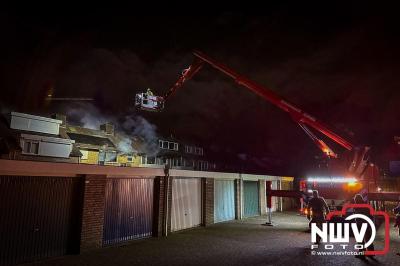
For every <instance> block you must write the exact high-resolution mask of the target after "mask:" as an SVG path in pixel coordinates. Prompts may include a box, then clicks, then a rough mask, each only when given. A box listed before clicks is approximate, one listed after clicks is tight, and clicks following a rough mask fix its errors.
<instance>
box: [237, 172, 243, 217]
mask: <svg viewBox="0 0 400 266" xmlns="http://www.w3.org/2000/svg"><path fill="white" fill-rule="evenodd" d="M241 193H242V182H241V180H239V179H236V180H235V219H237V220H240V219H242V202H241V200H240V199H241Z"/></svg>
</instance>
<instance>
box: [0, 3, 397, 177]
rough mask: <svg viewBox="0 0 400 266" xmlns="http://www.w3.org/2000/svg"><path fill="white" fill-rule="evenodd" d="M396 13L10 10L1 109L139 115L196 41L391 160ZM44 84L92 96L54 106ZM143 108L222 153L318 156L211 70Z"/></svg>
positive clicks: (3, 20) (280, 168) (293, 162)
mask: <svg viewBox="0 0 400 266" xmlns="http://www.w3.org/2000/svg"><path fill="white" fill-rule="evenodd" d="M359 3H362V2H359ZM390 10H394V8H393V7H392V8H391V7H379V8H377V7H374V6H360V4H358V5H349V4H347V5H344V6H321V7H315V6H313V7H310V6H301V5H296V6H292V5H287V4H275V5H270V6H269V7H266V8H265V12H263V13H261V12H260V13H259V14H258V15H250V14H248V13H247V14H245V13H238V12H214V13H213V14H211V15H208V16H199V15H191V14H190V13H188V12H180V13H178V12H175V13H171V14H170V15H169V16H167V15H165V14H168V13H167V12H166V13H165V14H164V15H163V16H161V15H160V16H155V15H154V16H144V15H140V14H141V12H136V13H135V12H127V11H123V10H116V9H112V8H110V9H96V10H91V11H90V12H84V11H81V12H79V11H77V12H76V13H73V14H71V13H68V14H60V13H58V12H46V11H42V12H28V11H26V12H17V11H16V10H12V11H11V10H9V11H5V10H3V11H1V17H0V30H1V33H2V42H1V44H0V53H1V60H0V61H1V63H0V64H1V65H0V67H1V73H0V75H1V90H2V96H1V106H2V111H4V110H17V111H24V112H30V113H37V114H46V113H47V114H49V113H53V112H56V111H57V112H66V111H65V110H66V109H69V108H76V107H79V108H85V106H86V105H90V106H88V107H87V110H88V112H90V110H94V109H95V110H97V111H98V112H100V113H101V114H102V115H104V116H108V117H110V116H113V117H117V118H118V117H121V116H125V115H127V114H132V112H134V111H133V108H132V106H133V98H134V95H135V93H137V92H140V91H142V90H145V89H147V88H148V87H150V88H152V89H153V90H154V91H155V92H156V93H157V94H163V93H165V91H166V90H167V89H168V88H169V86H171V85H172V84H173V83H174V82H175V81H176V80H177V78H178V77H179V74H180V73H181V71H182V70H183V69H184V68H186V67H187V66H188V65H190V63H191V61H192V59H193V56H192V55H191V51H192V50H193V49H198V50H201V51H203V52H205V53H206V54H208V55H209V56H211V57H213V58H215V59H217V60H219V61H221V62H223V63H225V64H227V65H228V66H231V67H232V68H233V69H235V70H236V71H237V72H239V73H242V74H244V75H245V76H247V77H249V78H251V79H253V80H255V81H256V82H258V83H260V84H262V85H265V86H267V87H268V88H271V89H272V90H274V91H275V92H276V93H278V94H280V95H281V96H283V97H284V98H285V99H287V100H288V101H290V102H292V103H294V104H295V105H297V106H299V107H300V108H301V109H303V110H306V111H307V112H309V113H311V114H312V115H314V116H315V117H317V118H319V119H320V120H322V121H324V122H325V123H326V124H328V125H330V127H331V128H332V129H333V130H334V131H335V132H337V133H338V134H340V135H342V136H343V137H345V138H347V139H350V140H351V141H352V142H354V143H355V144H359V145H364V144H367V145H371V146H372V147H373V148H374V157H375V160H376V161H378V162H379V163H380V164H383V165H384V166H383V167H385V166H386V165H385V164H386V162H385V160H387V158H388V156H389V155H390V156H392V155H393V154H392V153H391V152H392V149H391V148H390V144H391V143H392V142H393V136H395V135H399V134H400V132H399V124H400V108H399V106H398V104H399V103H400V90H399V85H400V77H399V74H400V69H399V66H400V64H399V59H400V58H399V56H400V50H399V47H400V43H399V22H398V19H397V18H396V15H397V14H395V12H394V11H393V12H390ZM143 14H145V12H144V13H143ZM48 84H53V86H54V96H55V97H91V98H94V99H95V101H94V102H93V103H91V104H76V103H72V102H71V103H52V104H50V105H47V104H45V103H44V102H43V97H44V96H45V92H46V86H48ZM135 114H136V115H141V116H143V117H145V118H146V119H147V120H148V121H149V122H150V123H153V124H155V125H156V126H157V131H158V133H159V134H160V135H170V134H173V135H174V136H175V137H176V138H178V139H183V140H187V141H190V142H194V143H201V144H202V145H204V146H205V147H207V148H208V150H209V151H213V152H218V153H219V154H223V155H219V156H221V157H224V158H233V159H232V160H235V159H234V158H236V159H238V158H239V161H240V160H241V159H240V158H242V159H243V158H251V157H255V158H258V159H259V161H260V162H261V165H262V164H263V163H264V164H265V165H266V167H265V169H266V170H265V171H266V172H274V173H281V174H299V173H303V172H304V169H307V168H308V167H309V166H310V165H311V164H312V163H313V160H314V157H315V156H316V155H319V154H320V152H319V150H318V149H317V148H316V147H315V146H314V144H313V143H312V142H311V141H310V140H309V139H308V137H307V136H306V135H305V134H304V132H303V131H302V130H301V129H300V128H299V127H298V126H297V125H296V124H295V123H294V122H293V121H292V120H291V119H290V117H289V116H288V115H287V114H286V113H284V112H282V111H281V110H279V109H277V108H276V107H275V106H273V105H271V104H270V103H268V102H265V101H264V100H262V99H261V98H259V97H258V96H256V95H254V94H253V93H251V92H250V91H248V90H246V89H244V88H242V87H239V86H238V85H236V84H235V83H234V82H233V81H232V80H231V79H229V78H228V77H226V76H224V75H223V74H222V73H220V72H218V71H216V70H215V69H213V68H211V67H209V66H206V67H204V68H203V69H202V70H201V72H199V73H198V74H197V75H196V76H195V77H194V79H192V80H191V81H189V82H188V83H186V85H185V86H184V87H183V88H182V89H181V90H180V91H178V92H177V94H176V95H174V96H173V97H171V99H170V101H169V102H167V104H166V109H165V111H164V112H162V113H157V114H156V113H135ZM328 143H330V144H331V142H329V141H328ZM332 147H335V148H337V149H336V151H337V152H341V151H343V149H341V148H339V147H337V146H334V145H333V146H332ZM242 163H243V164H246V161H245V160H242Z"/></svg>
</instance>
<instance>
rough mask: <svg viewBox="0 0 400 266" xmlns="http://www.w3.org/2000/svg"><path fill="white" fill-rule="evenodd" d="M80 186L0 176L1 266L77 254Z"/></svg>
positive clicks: (59, 179)
mask: <svg viewBox="0 0 400 266" xmlns="http://www.w3.org/2000/svg"><path fill="white" fill-rule="evenodd" d="M81 193H82V182H81V180H80V179H79V178H74V177H41V176H38V177H30V176H0V265H12V264H19V263H23V262H27V261H33V260H38V259H42V258H48V257H53V256H61V255H64V254H68V253H75V252H77V251H78V250H79V227H80V223H79V221H80V213H81V212H80V210H81V204H82V202H81Z"/></svg>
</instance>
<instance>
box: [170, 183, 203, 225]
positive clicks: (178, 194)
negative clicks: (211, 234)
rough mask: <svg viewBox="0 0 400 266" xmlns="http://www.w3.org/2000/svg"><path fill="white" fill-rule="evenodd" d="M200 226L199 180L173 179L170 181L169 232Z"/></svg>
mask: <svg viewBox="0 0 400 266" xmlns="http://www.w3.org/2000/svg"><path fill="white" fill-rule="evenodd" d="M200 224H201V180H200V179H199V178H185V179H183V178H182V179H179V178H174V179H173V180H172V205H171V231H177V230H182V229H186V228H191V227H195V226H198V225H200Z"/></svg>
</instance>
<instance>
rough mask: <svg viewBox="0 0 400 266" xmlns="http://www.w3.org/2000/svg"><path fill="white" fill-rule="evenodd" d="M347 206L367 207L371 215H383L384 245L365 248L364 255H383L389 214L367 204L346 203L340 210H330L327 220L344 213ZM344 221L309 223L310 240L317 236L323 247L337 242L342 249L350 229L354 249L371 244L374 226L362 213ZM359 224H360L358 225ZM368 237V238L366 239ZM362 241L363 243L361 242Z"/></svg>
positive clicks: (387, 247)
mask: <svg viewBox="0 0 400 266" xmlns="http://www.w3.org/2000/svg"><path fill="white" fill-rule="evenodd" d="M349 208H367V209H368V210H369V213H370V214H371V216H372V215H379V216H383V217H384V219H385V247H384V249H383V250H374V251H372V250H367V251H365V255H383V254H386V253H387V252H388V251H389V216H388V215H387V213H385V212H381V211H375V210H374V209H373V208H372V207H371V206H370V205H369V204H348V205H345V206H344V207H343V209H342V211H335V212H331V213H329V214H328V215H327V217H326V218H327V220H328V221H329V220H331V218H332V217H334V216H341V215H344V214H346V210H347V209H349ZM345 221H346V222H344V223H327V222H324V223H322V225H321V228H319V227H318V225H317V223H311V242H312V243H316V242H317V238H318V237H319V238H320V239H321V242H322V243H330V244H325V246H324V248H325V249H334V248H335V245H334V244H337V243H341V244H339V246H340V247H341V248H342V249H346V248H347V247H348V246H349V243H350V230H351V231H352V233H353V235H354V238H355V241H356V242H357V244H355V245H354V249H356V250H363V249H366V248H368V247H369V246H371V245H372V243H373V242H374V240H375V237H376V227H375V224H374V223H373V222H372V220H371V219H370V218H369V217H368V216H367V215H364V214H352V215H350V216H348V217H346V218H345ZM360 225H361V226H360ZM367 238H368V239H367ZM361 243H364V244H361ZM315 248H318V245H315V244H313V245H311V249H315Z"/></svg>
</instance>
